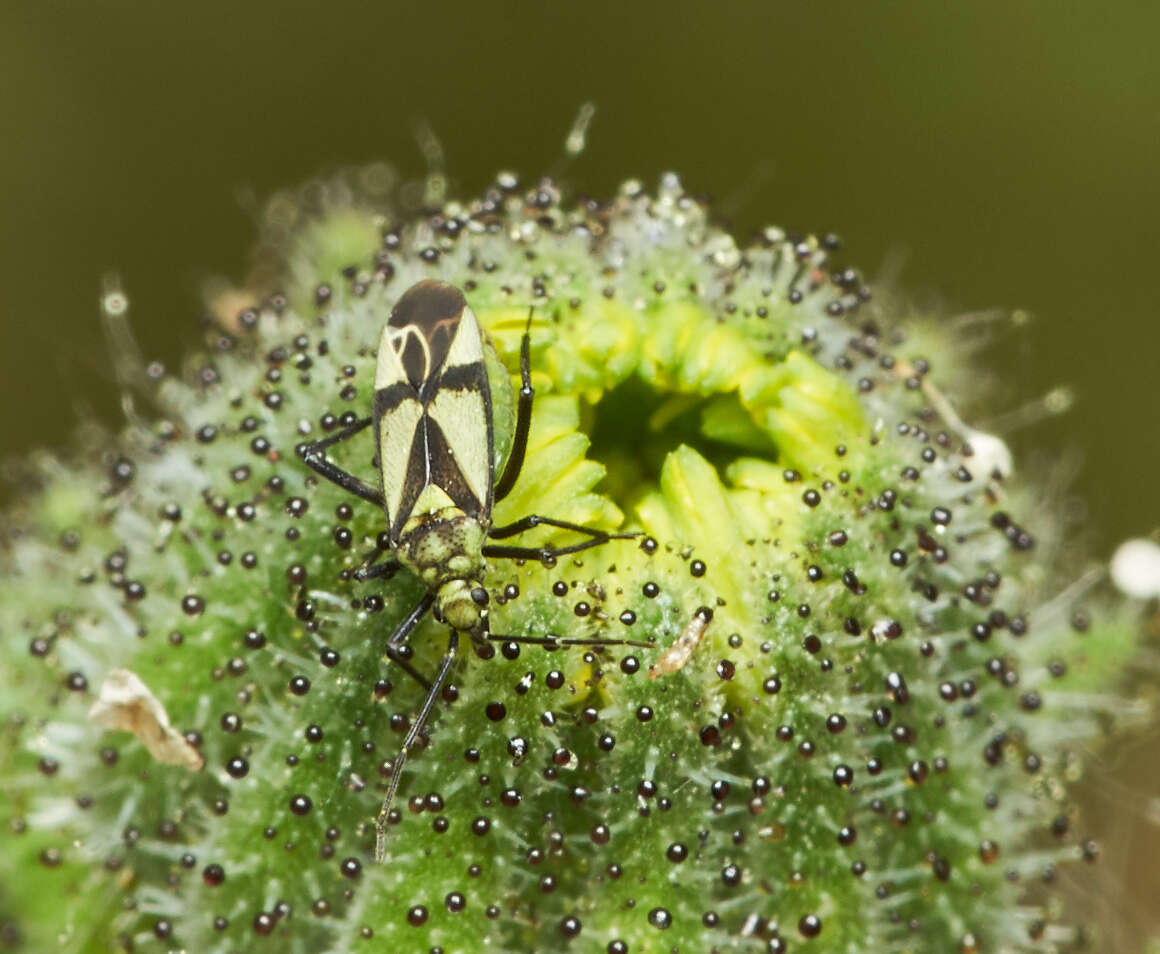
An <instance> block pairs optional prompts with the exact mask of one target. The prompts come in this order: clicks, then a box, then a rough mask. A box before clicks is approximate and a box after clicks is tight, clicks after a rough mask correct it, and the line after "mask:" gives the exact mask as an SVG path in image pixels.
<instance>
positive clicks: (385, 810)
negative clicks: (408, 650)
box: [375, 614, 459, 864]
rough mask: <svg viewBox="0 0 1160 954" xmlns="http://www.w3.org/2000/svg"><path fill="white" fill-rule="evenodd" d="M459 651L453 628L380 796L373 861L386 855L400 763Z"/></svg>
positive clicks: (423, 722) (400, 767)
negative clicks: (388, 820)
mask: <svg viewBox="0 0 1160 954" xmlns="http://www.w3.org/2000/svg"><path fill="white" fill-rule="evenodd" d="M412 615H414V614H412ZM393 638H394V637H392V639H393ZM458 652H459V633H457V632H456V631H455V630H452V631H451V636H450V637H449V638H448V640H447V652H446V653H444V654H443V660H442V661H441V662H440V663H439V671H438V672H436V673H435V678H434V680H432V682H431V688H430V689H428V690H427V698H426V699H424V700H423V705H422V707H421V708H420V709H419V712H418V714H417V715H416V716H415V719H414V721H413V722H412V723H411V728H410V730H409V731H408V732H407V737H406V738H405V739H404V740H403V745H402V747H401V748H400V749H399V754H398V757H397V758H396V759H395V765H394V768H393V769H392V770H391V784H390V786H389V787H388V788H387V797H386V798H384V799H383V804H382V807H381V808H380V809H379V816H378V818H376V819H375V861H376V862H377V863H378V864H382V863H383V859H384V858H385V857H386V845H387V819H388V818H389V817H390V814H391V804H392V802H394V800H395V792H396V791H398V788H399V780H400V779H401V778H402V777H403V766H404V765H405V764H406V762H407V753H408V752H410V751H411V748H412V746H414V744H415V740H416V739H418V738H419V733H420V732H422V731H423V726H425V725H426V724H427V719H428V718H429V717H430V715H431V709H432V707H433V706H434V705H435V700H436V699H437V698H439V691H440V690H441V689H442V688H443V683H444V682H446V681H447V673H448V672H450V670H451V664H452V663H453V662H455V655H456V653H458Z"/></svg>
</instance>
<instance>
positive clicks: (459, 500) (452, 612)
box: [297, 280, 649, 863]
mask: <svg viewBox="0 0 1160 954" xmlns="http://www.w3.org/2000/svg"><path fill="white" fill-rule="evenodd" d="M528 324H529V329H525V331H524V336H523V341H522V342H521V346H520V378H521V386H520V390H519V398H518V406H517V411H516V423H515V432H514V435H513V437H512V443H511V449H510V452H509V454H508V458H507V462H506V464H505V466H504V468H503V473H502V474H501V475H500V477H499V479H498V480H496V474H495V471H496V468H497V466H498V464H497V461H496V460H495V433H494V422H493V419H492V387H493V382H492V381H491V380H490V379H489V375H488V366H487V365H488V357H489V355H488V352H489V351H490V349H491V346H490V344H489V343H488V342H487V340H486V338H485V337H484V335H483V332H482V330H481V329H480V327H479V322H478V321H477V320H476V317H475V314H474V313H473V312H472V310H471V308H470V306H469V305H468V304H467V300H466V299H465V298H464V295H463V292H461V291H460V290H459V289H458V288H456V287H454V286H453V285H448V284H445V283H443V282H439V281H435V280H425V281H421V282H419V283H418V284H416V285H413V286H411V288H409V289H408V290H407V291H406V292H404V293H403V295H402V296H401V297H400V298H399V300H398V301H397V302H396V303H395V306H394V308H393V309H392V310H391V314H390V317H389V318H388V320H387V324H386V326H385V327H384V328H383V333H382V338H381V339H380V342H379V351H378V363H377V366H376V371H375V392H374V403H373V406H372V413H371V416H370V417H366V418H363V419H361V420H358V421H355V422H354V423H353V424H351V425H350V426H349V427H347V428H345V429H344V430H342V431H339V432H338V433H336V434H333V435H331V436H329V437H326V438H323V439H322V440H317V441H312V442H310V443H306V444H302V445H299V447H298V449H297V451H298V455H299V456H300V457H301V458H302V460H303V461H304V462H305V463H306V465H307V466H309V467H310V468H312V469H313V470H315V471H317V472H318V473H319V474H320V475H322V476H323V477H325V478H326V479H327V480H330V481H332V482H334V483H335V484H337V485H338V486H339V487H342V488H343V489H344V490H347V491H349V492H350V493H352V494H355V495H356V496H358V497H361V498H362V499H363V500H366V501H369V502H370V503H373V504H375V505H376V506H378V507H381V508H382V510H383V512H384V514H385V516H386V523H387V528H386V530H385V531H383V532H382V533H380V534H379V536H378V539H377V540H376V545H375V548H374V550H372V551H371V552H370V553H369V554H368V555H367V557H366V559H365V560H364V562H363V564H362V566H360V567H359V569H357V570H356V571H355V573H354V576H355V578H356V579H358V580H369V579H373V578H378V577H382V578H390V577H391V576H393V575H394V574H395V573H396V572H398V571H399V570H400V569H406V570H408V571H409V572H411V573H413V574H414V575H415V576H416V577H418V578H419V579H420V580H422V582H423V583H424V584H425V585H426V587H427V593H426V594H425V595H424V596H423V598H422V599H421V600H420V601H419V603H418V604H417V605H416V606H415V607H414V609H412V610H411V612H410V613H409V614H408V615H407V617H406V618H405V619H404V620H403V621H402V622H401V623H400V624H399V625H398V627H397V628H396V629H395V631H394V632H393V633H392V634H391V635H390V637H389V638H388V639H387V645H386V653H387V656H388V657H389V658H390V659H391V660H392V661H393V662H395V663H397V664H398V665H399V666H400V667H401V668H402V669H403V670H404V671H406V672H407V673H408V674H409V675H411V676H412V677H413V678H414V679H416V680H417V681H418V682H419V683H420V684H422V685H423V686H424V687H426V689H427V695H426V697H425V698H424V700H423V704H422V706H421V707H420V708H419V712H418V713H417V715H416V716H415V718H414V719H413V720H412V723H411V726H410V729H409V731H408V732H407V735H406V738H405V739H404V740H403V744H402V746H401V747H400V748H399V754H398V757H397V758H396V759H395V764H394V770H393V771H392V773H391V781H390V784H389V786H388V788H387V795H386V797H385V798H384V799H383V804H382V807H381V808H380V809H379V814H378V818H377V821H376V838H375V860H376V861H377V862H379V863H381V862H382V861H383V858H384V854H385V852H384V847H385V839H386V825H387V819H388V816H389V814H390V810H391V804H392V803H393V802H394V798H395V793H396V791H397V789H398V787H399V781H400V779H401V778H402V772H403V766H404V764H405V763H406V760H407V754H408V753H409V752H410V750H411V748H412V747H413V746H414V745H415V742H416V740H417V739H418V737H419V733H420V732H422V730H423V727H424V726H425V725H426V723H427V720H428V718H429V716H430V714H431V710H432V708H433V707H434V705H435V700H436V699H437V698H438V696H439V692H440V690H441V689H442V687H443V684H444V683H445V682H446V680H447V676H448V673H449V672H450V669H451V666H452V663H453V662H454V661H455V657H456V654H457V652H458V649H459V636H460V634H461V633H465V634H467V636H469V637H470V638H471V639H472V641H473V642H476V643H483V642H487V641H489V640H505V641H507V640H512V641H515V642H525V643H534V644H538V645H544V646H552V647H555V646H563V645H634V646H644V647H647V646H649V644H648V643H636V642H631V641H629V640H617V639H600V638H593V639H562V638H558V637H555V636H545V637H529V636H524V637H513V636H500V635H496V634H493V633H492V632H491V631H490V627H489V623H488V610H487V605H488V592H487V589H486V588H485V587H484V580H485V577H486V574H487V559H488V558H499V559H510V560H524V559H528V560H539V561H542V562H545V563H550V562H551V561H552V560H554V559H555V558H556V557H560V556H564V555H565V554H569V553H578V552H580V551H581V550H587V549H589V548H590V547H594V546H599V545H600V544H602V543H607V542H608V541H609V540H612V539H624V538H630V537H633V536H636V534H634V533H609V532H607V531H605V530H596V529H593V528H591V527H585V526H581V525H579V524H575V523H569V522H568V521H565V520H555V519H552V518H551V517H544V516H541V515H539V514H529V515H528V516H526V517H523V518H521V519H519V520H516V521H515V522H514V523H510V524H508V525H507V526H502V527H495V526H492V524H491V511H492V506H493V505H494V504H495V503H496V501H499V500H502V499H503V498H504V497H506V496H507V494H508V493H509V492H510V491H511V489H512V487H513V486H514V485H515V482H516V478H517V477H518V476H519V473H520V470H521V468H522V467H523V462H524V454H525V453H526V451H527V443H528V429H529V427H530V426H531V415H532V399H533V397H534V393H535V392H534V391H533V389H532V381H531V368H530V357H529V351H530V338H529V330H530V325H531V314H530V313H529V315H528ZM506 383H507V382H506V381H504V382H503V384H506ZM371 425H373V426H374V434H375V447H376V451H377V456H376V459H377V461H378V476H379V486H378V487H374V486H371V485H370V484H367V483H365V482H363V481H362V480H360V479H359V478H358V477H356V476H355V475H353V474H351V473H348V472H347V471H345V470H343V469H341V468H340V467H338V466H336V465H335V464H333V463H331V462H330V461H329V460H327V457H326V451H327V448H329V447H332V446H334V445H335V444H338V443H339V442H341V441H345V440H347V439H349V438H351V437H353V436H354V435H355V434H358V433H359V432H360V431H362V430H363V429H365V428H366V427H368V426H371ZM538 526H549V527H556V528H559V529H562V530H571V531H574V532H576V533H580V534H584V535H585V536H586V537H587V538H588V539H586V540H584V541H582V542H580V543H574V544H571V545H570V546H563V547H554V548H552V547H521V546H507V545H503V544H493V543H488V542H486V541H487V540H488V539H492V540H501V539H506V538H508V537H513V536H515V535H517V534H519V533H522V532H524V531H525V530H530V529H532V528H533V527H538ZM384 553H389V554H390V555H389V557H388V558H387V559H385V560H383V561H382V562H379V563H376V562H375V561H376V560H377V559H378V558H379V557H380V556H382V555H383V554H384ZM428 612H434V614H435V617H436V619H438V620H439V621H441V622H444V623H446V624H447V625H448V626H449V627H450V630H451V632H450V635H449V637H448V641H447V651H446V652H445V653H444V655H443V658H442V659H441V660H440V662H439V666H438V669H437V670H436V673H435V676H434V678H432V679H427V678H426V677H425V676H423V675H422V674H421V673H419V672H418V671H417V670H416V669H415V668H414V667H413V666H412V665H411V663H410V662H409V660H408V659H406V658H405V657H404V655H403V653H402V649H403V647H404V646H405V645H406V642H407V639H408V637H409V636H410V634H411V632H412V631H413V630H414V629H415V627H416V626H417V625H418V624H419V622H420V621H421V620H422V619H423V617H424V616H426V615H427V613H428Z"/></svg>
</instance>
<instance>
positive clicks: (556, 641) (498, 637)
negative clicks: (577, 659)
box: [484, 633, 656, 649]
mask: <svg viewBox="0 0 1160 954" xmlns="http://www.w3.org/2000/svg"><path fill="white" fill-rule="evenodd" d="M484 638H485V639H487V640H488V642H493V643H525V644H527V645H529V646H543V647H545V648H546V649H559V648H560V647H563V646H635V647H637V648H638V649H655V648H656V644H655V643H648V642H643V641H642V640H639V639H616V638H614V637H610V636H587V637H585V636H576V637H573V636H568V637H564V636H553V635H552V634H551V633H549V634H548V635H547V636H510V635H507V634H504V633H485V634H484Z"/></svg>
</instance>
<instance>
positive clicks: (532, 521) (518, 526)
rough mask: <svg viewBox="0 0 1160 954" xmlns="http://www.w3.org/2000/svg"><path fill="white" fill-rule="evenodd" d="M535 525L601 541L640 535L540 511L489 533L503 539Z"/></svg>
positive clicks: (488, 533)
mask: <svg viewBox="0 0 1160 954" xmlns="http://www.w3.org/2000/svg"><path fill="white" fill-rule="evenodd" d="M534 527H556V528H557V529H560V530H572V531H575V532H576V533H583V534H587V535H588V536H590V537H593V538H595V539H596V540H597V542H599V543H606V542H608V541H609V540H631V539H632V538H633V537H636V536H640V534H639V533H637V532H629V533H609V532H608V531H607V530H596V529H594V528H593V527H585V526H583V525H582V524H579V523H569V522H568V521H567V520H556V519H554V518H553V517H543V516H540V514H538V513H530V514H528V515H527V516H526V517H521V518H520V519H519V520H516V521H515V522H514V523H509V524H508V525H507V526H504V527H492V528H491V529H490V530H488V531H487V535H488V536H489V537H493V538H495V539H496V540H502V539H504V538H505V537H514V536H515V535H516V534H517V533H523V532H524V531H525V530H531V529H533V528H534ZM589 546H592V544H589Z"/></svg>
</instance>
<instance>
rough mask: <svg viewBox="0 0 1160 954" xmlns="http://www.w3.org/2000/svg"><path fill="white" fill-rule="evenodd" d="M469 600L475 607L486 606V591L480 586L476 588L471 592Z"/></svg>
mask: <svg viewBox="0 0 1160 954" xmlns="http://www.w3.org/2000/svg"><path fill="white" fill-rule="evenodd" d="M471 598H472V600H473V601H474V602H475V605H476V606H487V601H488V596H487V590H485V589H484V588H483V587H482V586H477V587H475V588H474V589H473V590H472V591H471Z"/></svg>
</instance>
